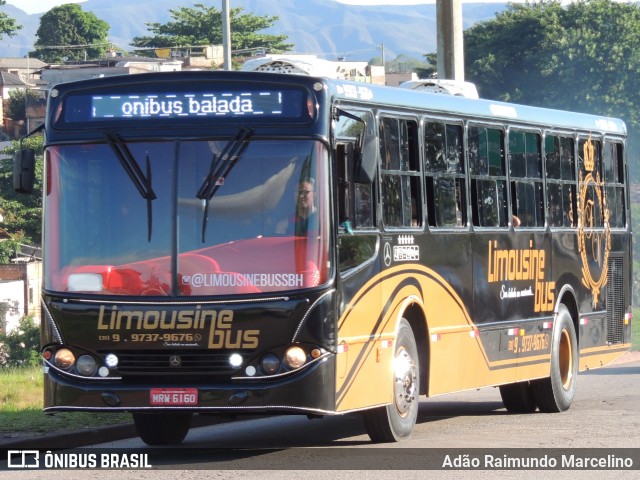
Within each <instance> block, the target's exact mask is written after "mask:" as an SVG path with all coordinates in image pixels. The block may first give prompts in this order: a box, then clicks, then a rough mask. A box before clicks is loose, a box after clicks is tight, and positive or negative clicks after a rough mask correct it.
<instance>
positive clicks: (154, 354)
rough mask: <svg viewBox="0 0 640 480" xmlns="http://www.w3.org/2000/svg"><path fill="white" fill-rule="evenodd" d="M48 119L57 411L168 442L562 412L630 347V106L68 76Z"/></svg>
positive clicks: (232, 77)
mask: <svg viewBox="0 0 640 480" xmlns="http://www.w3.org/2000/svg"><path fill="white" fill-rule="evenodd" d="M44 136H45V137H44V138H45V153H44V187H43V189H44V193H43V195H44V225H43V247H44V278H43V308H42V311H43V314H42V356H43V360H44V366H45V386H44V398H45V402H44V403H45V406H44V410H45V412H48V413H54V412H64V411H92V412H119V411H123V412H131V413H132V414H133V419H134V422H135V425H136V426H137V429H138V432H139V434H140V436H141V437H142V439H143V440H144V441H145V442H147V443H148V444H173V443H179V442H181V441H182V440H183V439H184V437H185V435H186V434H187V432H188V430H189V427H190V423H191V420H192V416H193V415H194V414H199V415H204V414H213V415H217V414H225V415H234V414H244V413H252V414H255V413H259V414H303V415H309V416H312V417H317V416H324V415H337V414H347V413H354V412H358V413H361V414H362V415H363V417H364V419H365V425H366V428H367V432H368V433H369V435H370V437H371V439H372V440H373V441H376V442H388V441H396V440H399V439H401V438H402V437H406V436H408V435H409V434H410V433H411V431H412V429H413V427H414V424H415V422H416V415H417V411H418V402H419V398H420V396H421V395H426V396H429V397H431V396H435V395H440V394H445V393H449V392H458V391H464V390H469V389H476V388H480V387H489V386H494V387H499V389H500V393H501V395H502V399H503V400H504V405H505V407H506V409H507V410H508V411H512V412H532V411H534V410H536V409H539V410H540V411H543V412H557V411H563V410H566V409H568V408H569V407H570V405H571V403H572V400H573V398H574V393H575V391H576V381H577V374H578V371H579V370H583V369H590V368H595V367H600V366H602V365H605V364H607V363H609V362H611V361H613V360H614V359H615V358H617V357H618V356H620V355H621V354H622V353H624V352H625V351H626V350H628V349H629V348H630V335H631V289H630V283H631V271H630V265H631V264H632V261H631V228H630V214H629V184H628V180H627V178H628V171H627V163H626V127H625V125H624V123H623V122H622V121H620V120H617V119H613V118H606V117H599V116H591V115H585V114H577V113H569V112H562V111H555V110H548V109H540V108H532V107H525V106H518V105H511V104H506V103H500V102H493V101H487V100H478V99H469V98H462V97H457V96H448V95H442V94H435V93H425V92H419V91H411V90H408V89H400V88H390V87H379V86H374V85H370V84H364V83H350V82H348V81H341V80H329V79H324V78H317V77H311V76H299V75H283V74H278V73H259V72H177V73H160V74H154V73H150V74H144V75H133V76H117V77H111V78H102V79H95V80H88V81H81V82H74V83H68V84H61V85H58V86H56V87H55V88H53V89H52V91H51V94H50V97H49V101H48V110H47V117H46V122H45V125H44ZM33 160H34V154H33V152H30V151H27V150H25V151H21V152H19V153H18V154H17V155H16V157H15V165H14V166H15V172H16V177H15V184H16V188H17V189H18V190H22V191H28V190H29V189H30V178H32V177H33Z"/></svg>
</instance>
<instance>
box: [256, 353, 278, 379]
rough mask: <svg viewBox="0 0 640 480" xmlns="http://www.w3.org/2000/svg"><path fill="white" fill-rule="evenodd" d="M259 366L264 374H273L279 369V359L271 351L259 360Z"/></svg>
mask: <svg viewBox="0 0 640 480" xmlns="http://www.w3.org/2000/svg"><path fill="white" fill-rule="evenodd" d="M260 368H261V369H262V371H263V372H264V373H265V374H266V375H273V374H274V373H276V372H277V371H278V370H279V369H280V359H279V358H278V357H277V356H275V355H274V354H273V353H267V354H266V355H264V356H263V357H262V359H261V360H260Z"/></svg>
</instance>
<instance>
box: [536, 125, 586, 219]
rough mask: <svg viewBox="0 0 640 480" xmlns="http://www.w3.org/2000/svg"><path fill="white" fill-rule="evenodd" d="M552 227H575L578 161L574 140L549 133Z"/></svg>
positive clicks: (546, 145)
mask: <svg viewBox="0 0 640 480" xmlns="http://www.w3.org/2000/svg"><path fill="white" fill-rule="evenodd" d="M544 159H545V164H546V175H547V206H548V208H549V226H551V227H575V226H576V222H577V218H578V217H577V203H576V162H575V152H574V141H573V138H571V137H560V136H556V135H551V134H547V135H546V136H545V139H544Z"/></svg>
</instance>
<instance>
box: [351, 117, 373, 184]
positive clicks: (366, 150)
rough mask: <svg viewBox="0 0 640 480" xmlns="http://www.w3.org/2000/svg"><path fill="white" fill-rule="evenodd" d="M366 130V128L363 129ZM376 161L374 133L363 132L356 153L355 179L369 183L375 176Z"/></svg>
mask: <svg viewBox="0 0 640 480" xmlns="http://www.w3.org/2000/svg"><path fill="white" fill-rule="evenodd" d="M365 130H366V129H365ZM377 163H378V142H377V138H376V136H375V135H372V134H370V133H365V134H364V140H363V141H362V144H361V145H360V146H359V148H358V151H357V155H356V168H355V172H354V174H355V175H354V176H355V181H356V182H359V183H371V182H373V180H374V178H375V173H376V166H377Z"/></svg>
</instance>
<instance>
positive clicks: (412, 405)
mask: <svg viewBox="0 0 640 480" xmlns="http://www.w3.org/2000/svg"><path fill="white" fill-rule="evenodd" d="M393 369H394V372H393V402H392V403H391V404H390V405H387V406H385V407H378V408H375V409H373V410H367V411H366V412H364V413H363V417H364V423H365V427H366V429H367V433H368V434H369V437H371V440H372V441H374V442H377V443H382V442H397V441H399V440H401V439H402V438H403V437H408V436H409V435H410V434H411V432H412V431H413V427H414V425H415V424H416V419H417V417H418V395H419V392H420V368H419V364H418V348H417V347H416V341H415V338H414V336H413V331H412V330H411V327H410V326H409V322H407V321H406V320H405V319H402V321H401V322H400V327H399V329H398V338H397V339H396V349H395V355H394V361H393Z"/></svg>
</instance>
